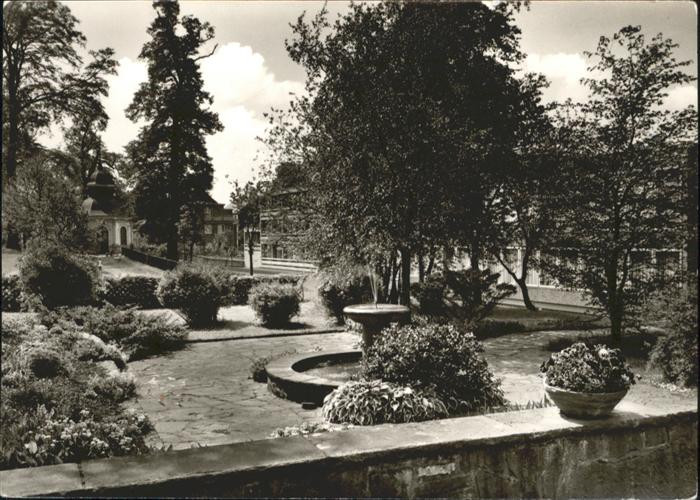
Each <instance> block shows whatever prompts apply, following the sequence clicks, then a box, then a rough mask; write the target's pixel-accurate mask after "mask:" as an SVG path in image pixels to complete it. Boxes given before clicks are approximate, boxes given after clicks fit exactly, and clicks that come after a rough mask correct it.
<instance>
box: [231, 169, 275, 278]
mask: <svg viewBox="0 0 700 500" xmlns="http://www.w3.org/2000/svg"><path fill="white" fill-rule="evenodd" d="M268 192H269V186H268V185H267V183H266V182H265V181H256V182H253V181H248V182H247V183H246V184H245V185H243V186H241V185H240V184H238V182H237V181H234V182H233V191H232V192H231V203H232V204H233V205H234V206H235V207H236V210H237V211H238V215H237V216H238V227H240V228H241V229H242V230H243V231H244V232H247V233H248V249H247V250H248V260H249V263H250V266H249V268H250V275H251V276H253V274H254V266H253V254H254V253H255V238H254V235H255V233H256V232H259V231H260V212H261V210H262V207H263V205H264V203H265V202H264V200H265V199H266V196H267V194H268Z"/></svg>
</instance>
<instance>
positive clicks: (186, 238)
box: [178, 202, 204, 262]
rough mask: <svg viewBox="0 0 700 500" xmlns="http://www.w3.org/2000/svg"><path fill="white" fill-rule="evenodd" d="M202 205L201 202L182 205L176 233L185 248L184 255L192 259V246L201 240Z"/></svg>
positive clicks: (202, 228)
mask: <svg viewBox="0 0 700 500" xmlns="http://www.w3.org/2000/svg"><path fill="white" fill-rule="evenodd" d="M203 212H204V206H203V204H202V203H195V202H190V203H187V204H186V205H184V206H183V207H182V210H181V216H180V224H179V227H178V234H179V235H180V239H181V240H182V243H183V244H184V245H185V248H186V249H187V251H186V253H185V256H186V258H187V260H189V261H190V262H191V261H192V257H193V256H194V246H195V245H196V244H197V243H200V242H201V241H202V240H203V236H202V235H203V233H204V213H203Z"/></svg>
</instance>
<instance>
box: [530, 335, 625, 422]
mask: <svg viewBox="0 0 700 500" xmlns="http://www.w3.org/2000/svg"><path fill="white" fill-rule="evenodd" d="M540 371H541V372H542V373H543V374H544V390H545V393H546V394H547V396H548V397H549V399H551V400H552V401H553V402H554V404H556V405H557V406H558V407H559V410H560V411H561V413H562V414H563V415H566V416H568V417H574V418H598V417H606V416H608V415H610V413H611V412H612V410H613V409H614V408H615V406H616V405H617V404H618V403H619V402H620V401H621V400H622V398H623V397H625V394H627V391H628V390H629V388H630V386H631V385H632V384H634V382H635V376H634V374H633V373H632V371H631V370H630V368H629V366H628V365H627V363H625V358H623V357H622V354H621V353H620V350H619V349H612V348H610V347H607V346H604V345H596V346H593V347H591V346H588V345H586V344H584V343H583V342H578V343H576V344H574V345H572V346H571V347H568V348H566V349H563V350H561V351H560V352H558V353H554V354H552V355H551V357H550V358H549V360H547V361H545V362H544V363H542V366H541V367H540Z"/></svg>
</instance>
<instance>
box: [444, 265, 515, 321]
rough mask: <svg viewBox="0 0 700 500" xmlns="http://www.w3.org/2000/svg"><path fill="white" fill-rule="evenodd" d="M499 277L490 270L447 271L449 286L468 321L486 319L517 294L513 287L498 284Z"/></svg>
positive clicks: (446, 276)
mask: <svg viewBox="0 0 700 500" xmlns="http://www.w3.org/2000/svg"><path fill="white" fill-rule="evenodd" d="M498 276H499V275H498V273H491V272H490V271H488V270H484V271H479V270H476V269H466V270H464V271H447V273H446V275H445V278H446V281H447V286H448V287H449V288H450V290H451V291H452V292H453V293H454V294H455V295H456V296H457V298H458V299H459V301H460V303H461V305H462V313H463V315H464V318H465V319H466V320H467V321H471V322H478V321H480V320H482V319H484V318H485V317H487V316H489V315H490V314H491V313H492V312H493V310H494V308H495V307H496V306H497V305H498V303H499V302H500V301H501V300H503V299H504V298H506V297H508V296H509V295H512V294H514V293H515V291H516V289H515V287H514V286H513V285H509V284H506V283H498Z"/></svg>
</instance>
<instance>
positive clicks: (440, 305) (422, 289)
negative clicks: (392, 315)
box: [411, 274, 447, 316]
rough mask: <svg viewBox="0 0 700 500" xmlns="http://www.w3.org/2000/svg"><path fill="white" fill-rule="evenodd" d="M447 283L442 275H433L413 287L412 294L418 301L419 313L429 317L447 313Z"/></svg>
mask: <svg viewBox="0 0 700 500" xmlns="http://www.w3.org/2000/svg"><path fill="white" fill-rule="evenodd" d="M446 288H447V283H445V279H444V278H443V276H442V275H440V274H431V275H430V276H428V277H427V278H426V279H425V280H424V281H423V282H422V283H414V284H413V285H411V293H412V294H413V296H414V297H415V298H416V300H417V301H418V312H419V313H420V314H425V315H428V316H440V315H442V314H444V313H445V291H446Z"/></svg>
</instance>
